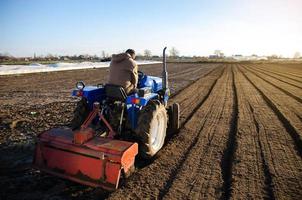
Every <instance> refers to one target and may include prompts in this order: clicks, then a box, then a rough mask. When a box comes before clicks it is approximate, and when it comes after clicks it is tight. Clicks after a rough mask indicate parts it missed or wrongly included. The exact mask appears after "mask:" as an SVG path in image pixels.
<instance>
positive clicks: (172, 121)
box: [168, 103, 180, 134]
mask: <svg viewBox="0 0 302 200" xmlns="http://www.w3.org/2000/svg"><path fill="white" fill-rule="evenodd" d="M168 112H169V127H168V129H169V132H170V133H172V134H174V133H176V132H177V131H178V129H179V127H180V123H179V117H180V108H179V104H178V103H173V104H172V105H171V106H170V107H169V111H168Z"/></svg>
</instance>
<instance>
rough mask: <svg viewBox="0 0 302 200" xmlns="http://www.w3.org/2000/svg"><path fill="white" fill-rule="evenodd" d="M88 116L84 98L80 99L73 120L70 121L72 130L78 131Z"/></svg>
mask: <svg viewBox="0 0 302 200" xmlns="http://www.w3.org/2000/svg"><path fill="white" fill-rule="evenodd" d="M88 115H89V108H88V103H87V99H86V98H84V97H83V98H82V99H81V100H80V101H79V102H78V103H77V107H76V108H75V110H74V115H73V119H72V120H71V128H72V130H76V129H79V128H80V127H81V125H82V124H83V123H84V121H85V120H86V118H87V117H88Z"/></svg>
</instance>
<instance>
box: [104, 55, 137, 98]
mask: <svg viewBox="0 0 302 200" xmlns="http://www.w3.org/2000/svg"><path fill="white" fill-rule="evenodd" d="M134 59H135V51H134V50H133V49H128V50H127V51H126V52H125V53H121V54H113V55H112V60H111V63H110V67H109V81H108V83H109V84H113V85H119V86H122V87H123V88H124V89H125V91H126V93H127V94H129V93H131V92H133V91H135V89H136V87H137V82H138V72H137V64H136V62H135V61H134Z"/></svg>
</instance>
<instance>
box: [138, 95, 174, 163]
mask: <svg viewBox="0 0 302 200" xmlns="http://www.w3.org/2000/svg"><path fill="white" fill-rule="evenodd" d="M137 123H138V124H137V128H136V130H135V132H136V135H137V136H138V137H139V140H140V141H139V151H140V152H139V153H140V156H141V157H143V158H145V159H150V158H151V157H153V156H154V155H155V154H156V153H157V152H158V151H159V150H160V149H161V148H162V146H163V145H164V142H165V138H166V130H167V123H168V117H167V111H166V108H165V106H164V105H163V104H161V103H160V102H158V101H151V102H150V103H149V105H147V106H146V107H144V108H143V109H142V110H141V112H140V113H139V117H138V122H137Z"/></svg>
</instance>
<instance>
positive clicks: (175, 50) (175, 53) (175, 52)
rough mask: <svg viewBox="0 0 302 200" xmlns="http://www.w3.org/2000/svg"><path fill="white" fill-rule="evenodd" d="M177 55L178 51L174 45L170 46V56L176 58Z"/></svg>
mask: <svg viewBox="0 0 302 200" xmlns="http://www.w3.org/2000/svg"><path fill="white" fill-rule="evenodd" d="M178 55H179V51H178V50H177V49H176V48H175V47H172V48H171V49H170V57H173V58H176V57H178Z"/></svg>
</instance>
